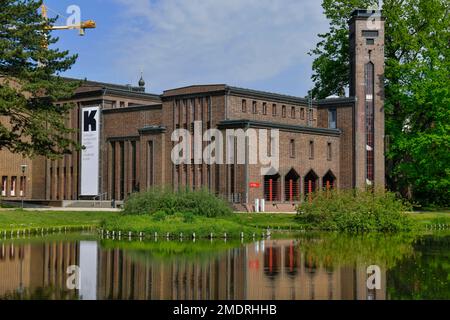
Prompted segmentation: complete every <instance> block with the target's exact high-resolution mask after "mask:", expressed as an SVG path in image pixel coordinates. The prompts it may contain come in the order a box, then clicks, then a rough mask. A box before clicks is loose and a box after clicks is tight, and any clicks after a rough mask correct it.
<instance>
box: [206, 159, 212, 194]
mask: <svg viewBox="0 0 450 320" xmlns="http://www.w3.org/2000/svg"><path fill="white" fill-rule="evenodd" d="M206 175H207V176H206V179H208V182H207V183H208V190H209V191H211V165H209V164H208V166H207V167H206Z"/></svg>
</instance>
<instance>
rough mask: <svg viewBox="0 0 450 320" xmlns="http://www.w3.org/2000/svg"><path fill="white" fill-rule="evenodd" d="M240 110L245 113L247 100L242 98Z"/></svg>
mask: <svg viewBox="0 0 450 320" xmlns="http://www.w3.org/2000/svg"><path fill="white" fill-rule="evenodd" d="M242 112H244V113H247V100H242Z"/></svg>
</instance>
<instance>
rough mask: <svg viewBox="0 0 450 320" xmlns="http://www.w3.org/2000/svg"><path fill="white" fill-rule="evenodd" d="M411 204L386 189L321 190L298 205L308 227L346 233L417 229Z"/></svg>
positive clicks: (302, 221) (302, 218)
mask: <svg viewBox="0 0 450 320" xmlns="http://www.w3.org/2000/svg"><path fill="white" fill-rule="evenodd" d="M411 208H412V207H411V205H410V204H408V203H406V202H404V201H402V200H401V199H398V198H397V197H396V195H395V194H393V193H391V192H387V191H384V190H375V191H372V190H368V191H360V190H340V191H329V192H326V191H324V192H319V193H316V194H314V196H312V197H311V199H309V201H305V202H304V203H303V204H302V205H300V206H299V207H298V209H297V210H298V215H297V218H296V219H297V221H298V222H299V223H302V224H305V225H306V226H308V229H317V230H323V231H345V232H401V231H411V230H413V229H414V223H413V221H412V220H411V218H410V217H409V215H408V214H407V212H408V211H411Z"/></svg>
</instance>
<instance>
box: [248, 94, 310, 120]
mask: <svg viewBox="0 0 450 320" xmlns="http://www.w3.org/2000/svg"><path fill="white" fill-rule="evenodd" d="M242 112H243V113H247V112H248V110H247V100H245V99H243V100H242ZM252 113H253V114H258V113H259V110H258V102H257V101H253V102H252ZM287 113H288V108H287V106H285V105H282V106H281V116H282V117H283V118H287ZM262 114H263V115H265V116H266V115H268V105H267V102H263V104H262ZM272 116H274V117H276V116H278V106H277V104H275V103H274V104H272ZM308 116H309V117H310V119H313V116H314V115H313V111H312V110H311V111H309V110H308ZM290 117H291V119H296V118H297V107H294V106H292V107H291V109H290ZM299 117H300V119H301V120H305V118H306V108H300V115H299Z"/></svg>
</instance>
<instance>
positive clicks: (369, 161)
mask: <svg viewBox="0 0 450 320" xmlns="http://www.w3.org/2000/svg"><path fill="white" fill-rule="evenodd" d="M374 69H375V68H374V65H373V63H371V62H369V63H368V64H366V66H365V80H366V183H367V185H368V186H373V184H374V178H375V177H374V176H375V170H374V167H375V157H374V149H375V140H374V138H375V123H374V113H375V105H374V93H375V92H374V82H375V76H374V71H375V70H374Z"/></svg>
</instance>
